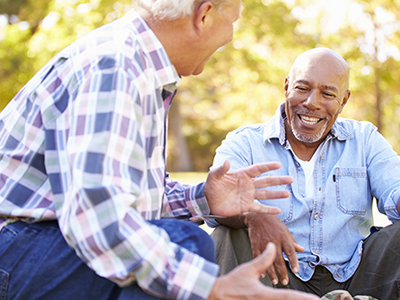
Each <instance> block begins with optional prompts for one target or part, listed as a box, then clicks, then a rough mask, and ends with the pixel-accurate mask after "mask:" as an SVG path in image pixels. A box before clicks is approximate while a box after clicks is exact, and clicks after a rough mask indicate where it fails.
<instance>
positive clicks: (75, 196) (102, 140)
mask: <svg viewBox="0 0 400 300" xmlns="http://www.w3.org/2000/svg"><path fill="white" fill-rule="evenodd" d="M104 72H106V73H107V76H109V77H105V78H106V79H107V80H109V81H107V82H114V83H115V84H113V85H107V84H105V85H104V86H102V85H101V84H98V82H97V80H98V79H99V78H102V73H99V74H98V73H94V72H93V73H92V74H88V75H87V76H86V77H85V78H84V81H83V82H82V83H81V86H82V87H84V88H82V89H83V90H85V91H87V92H86V93H82V94H78V95H77V97H76V99H75V102H74V104H73V106H72V104H71V106H70V107H68V109H71V110H70V111H68V113H65V115H68V117H69V120H68V121H69V125H70V128H69V131H68V132H69V136H68V140H64V142H66V146H65V148H64V149H58V150H57V154H58V158H59V159H58V162H59V166H58V167H59V168H60V172H59V173H60V174H62V175H63V176H61V175H60V176H59V178H60V180H64V181H62V185H61V186H62V187H64V188H65V190H63V191H62V194H58V195H56V196H55V200H56V204H55V206H56V209H57V215H58V217H59V223H60V228H61V231H62V233H63V235H64V237H65V238H66V240H67V241H68V243H69V245H70V246H71V247H72V248H73V249H74V250H75V251H76V253H77V255H78V256H79V257H80V258H81V259H82V261H84V262H85V263H86V264H87V265H88V266H89V267H90V268H92V269H93V270H94V271H95V272H96V273H97V274H98V275H99V276H102V277H105V278H107V279H109V280H111V281H114V282H115V283H117V284H118V285H120V286H122V287H123V286H128V285H130V284H132V283H133V282H137V283H138V284H139V286H141V287H142V288H143V289H144V290H145V291H148V292H151V293H152V294H155V295H159V296H160V297H169V298H175V299H179V296H178V294H185V295H188V294H189V295H191V294H193V295H194V296H198V297H201V296H202V295H204V294H207V293H208V291H209V290H210V289H211V287H212V285H213V282H214V280H215V278H216V276H217V273H218V266H217V265H215V264H212V263H210V262H208V261H206V260H204V259H203V258H201V257H199V256H198V255H195V254H194V253H192V252H190V251H188V250H186V249H184V248H182V247H179V246H178V245H176V244H174V243H171V242H170V240H169V237H168V235H167V234H166V232H165V231H164V230H162V229H159V228H158V227H155V226H152V225H150V224H149V223H148V222H146V219H151V218H158V217H159V216H160V208H161V205H162V199H163V193H164V187H163V185H164V182H163V180H160V178H163V175H162V176H160V177H157V176H158V174H162V173H160V172H158V169H156V170H154V169H150V168H148V166H149V165H151V166H155V167H157V166H159V167H160V170H161V169H163V168H162V167H163V165H160V162H161V163H162V162H163V160H162V159H163V151H162V149H163V142H162V143H161V142H159V143H158V146H157V147H155V148H154V151H149V149H148V148H150V147H151V146H154V144H152V143H151V142H153V141H152V140H151V139H150V138H149V137H148V134H147V132H148V128H153V130H154V132H155V130H156V129H159V130H161V131H162V132H163V130H164V129H163V128H164V124H163V119H164V108H163V107H162V105H161V106H159V113H158V115H157V121H158V120H160V122H161V124H158V123H155V122H154V119H155V118H154V119H152V118H149V117H147V118H145V117H143V115H142V114H143V110H144V108H143V107H142V106H141V105H142V104H143V103H142V102H143V101H155V99H154V97H145V98H146V99H144V97H141V95H140V94H139V92H138V91H137V90H138V89H137V87H136V86H135V85H134V83H133V82H129V78H130V76H128V75H127V74H125V73H124V71H123V70H119V69H117V70H115V69H106V70H105V71H104ZM119 80H121V81H122V82H120V81H119ZM125 80H126V81H127V82H125ZM128 84H131V86H126V85H128ZM96 87H97V88H98V89H102V90H101V91H100V90H97V91H96V90H95V88H96ZM105 87H109V88H110V89H111V90H110V91H104V88H105ZM119 88H122V89H123V90H119ZM99 94H100V95H101V97H99ZM99 98H101V99H100V100H99ZM145 104H146V105H149V106H151V105H155V104H154V103H151V102H149V103H145ZM145 104H143V106H144V105H145ZM72 107H73V110H72ZM88 110H89V111H90V112H88ZM60 125H61V126H60V127H59V128H56V130H53V131H51V130H49V132H48V135H50V134H51V133H54V134H55V135H56V134H57V135H58V136H56V137H55V139H54V140H56V141H62V140H63V139H65V136H66V134H65V130H63V129H64V128H63V127H62V126H63V124H62V122H60ZM157 125H159V126H158V127H157V128H155V127H156V126H157ZM151 126H153V127H151ZM146 134H147V135H146ZM156 142H157V141H156V140H155V139H154V143H156ZM49 153H50V154H51V151H50V149H49V150H48V153H47V154H49ZM154 155H156V157H155V158H153V156H154ZM50 157H51V156H50ZM149 161H151V164H150V163H149ZM47 167H48V169H49V170H51V168H54V166H50V165H48V166H47ZM50 175H53V174H50ZM177 253H180V255H177ZM189 274H190V278H191V280H189V281H182V280H178V279H177V278H186V277H189ZM204 283H205V285H204ZM201 284H203V285H201ZM199 285H200V286H201V288H200V289H196V287H197V286H199ZM199 293H200V294H199Z"/></svg>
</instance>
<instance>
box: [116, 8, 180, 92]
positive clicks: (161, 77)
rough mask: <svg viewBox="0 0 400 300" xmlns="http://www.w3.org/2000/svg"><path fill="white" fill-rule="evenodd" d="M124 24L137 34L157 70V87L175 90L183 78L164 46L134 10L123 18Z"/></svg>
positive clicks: (145, 52)
mask: <svg viewBox="0 0 400 300" xmlns="http://www.w3.org/2000/svg"><path fill="white" fill-rule="evenodd" d="M121 20H122V22H124V24H126V25H127V26H129V27H130V28H131V30H132V31H134V32H135V33H136V37H137V41H138V43H139V44H140V45H141V47H142V49H143V51H144V54H145V55H148V57H149V58H150V60H151V61H152V62H153V66H154V69H155V70H156V73H155V74H156V82H157V83H158V86H157V87H163V86H167V85H173V86H174V87H175V88H176V87H178V85H179V84H180V82H181V78H180V76H179V75H178V73H177V72H176V69H175V67H174V65H173V64H172V63H171V61H170V59H169V57H168V54H167V52H166V51H165V49H164V46H163V45H162V44H161V42H160V41H159V39H158V38H157V37H156V35H155V34H154V32H153V31H152V30H151V29H150V27H149V26H148V25H147V23H146V21H145V20H144V19H143V18H142V17H141V16H140V15H139V13H138V12H137V11H136V10H134V9H132V10H130V11H129V12H128V13H127V14H126V15H125V16H124V17H123V18H121Z"/></svg>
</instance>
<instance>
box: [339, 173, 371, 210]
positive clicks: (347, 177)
mask: <svg viewBox="0 0 400 300" xmlns="http://www.w3.org/2000/svg"><path fill="white" fill-rule="evenodd" d="M334 181H335V185H336V199H337V205H338V208H339V209H340V210H341V211H342V212H343V213H345V214H351V215H363V214H365V213H366V211H367V208H368V178H367V168H366V167H359V168H335V172H334Z"/></svg>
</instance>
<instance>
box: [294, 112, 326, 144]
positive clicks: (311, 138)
mask: <svg viewBox="0 0 400 300" xmlns="http://www.w3.org/2000/svg"><path fill="white" fill-rule="evenodd" d="M294 118H295V116H293V117H292V120H291V122H290V127H291V128H292V132H293V135H294V136H295V137H296V139H298V140H299V141H301V142H303V143H315V142H317V141H319V140H320V139H321V138H322V135H323V134H324V132H325V130H326V127H327V126H328V122H327V120H325V124H324V126H322V128H321V130H320V131H319V132H318V133H316V134H313V135H310V134H307V135H302V134H300V133H299V132H298V131H297V130H296V128H294V126H293V124H294Z"/></svg>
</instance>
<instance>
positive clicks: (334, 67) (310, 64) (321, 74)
mask: <svg viewBox="0 0 400 300" xmlns="http://www.w3.org/2000/svg"><path fill="white" fill-rule="evenodd" d="M347 74H348V73H347V70H346V67H345V66H344V65H343V64H342V63H341V62H340V61H337V60H336V59H334V58H327V57H325V58H320V59H308V60H301V61H296V63H295V64H294V65H293V68H292V70H291V74H290V79H291V81H292V83H296V82H304V83H308V84H310V85H314V86H321V87H324V86H334V87H336V88H338V89H340V88H346V82H347V81H348V75H347Z"/></svg>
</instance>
